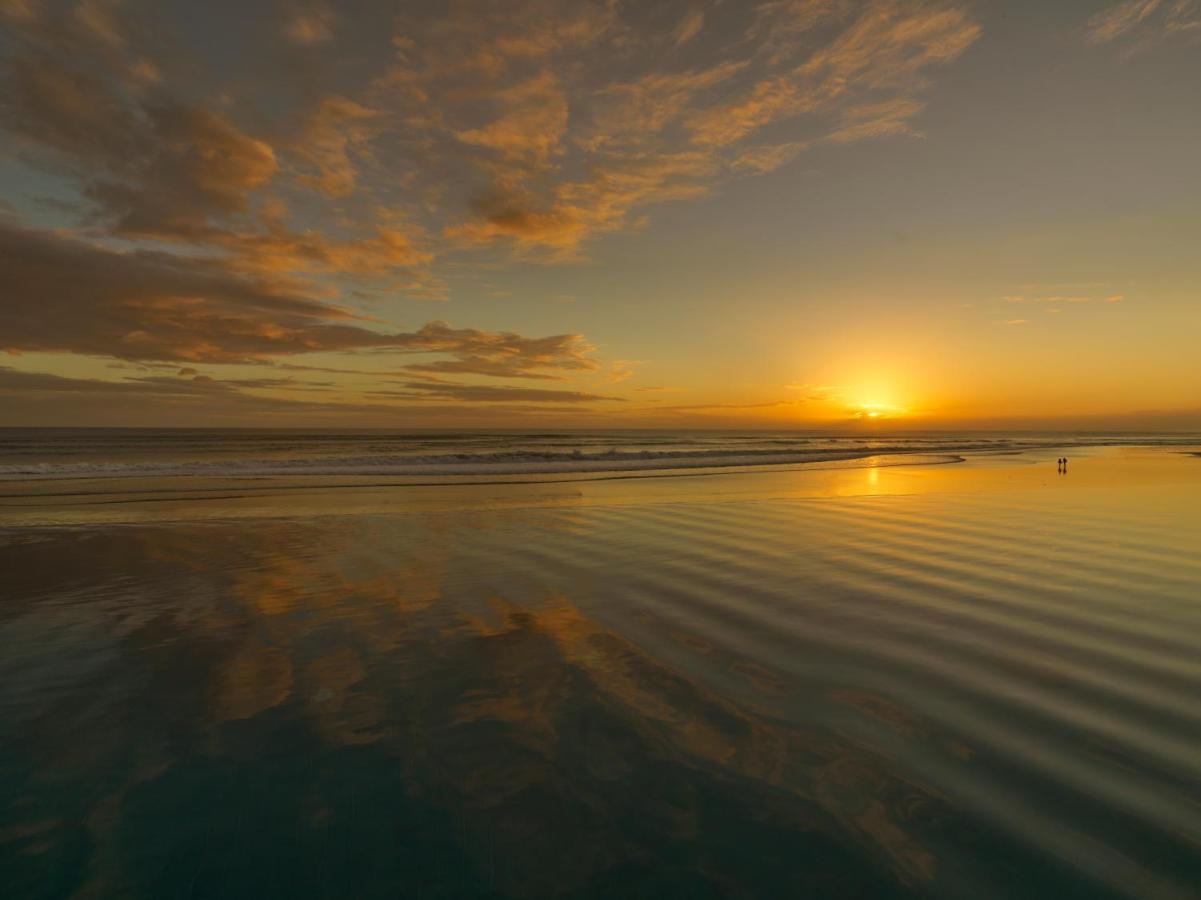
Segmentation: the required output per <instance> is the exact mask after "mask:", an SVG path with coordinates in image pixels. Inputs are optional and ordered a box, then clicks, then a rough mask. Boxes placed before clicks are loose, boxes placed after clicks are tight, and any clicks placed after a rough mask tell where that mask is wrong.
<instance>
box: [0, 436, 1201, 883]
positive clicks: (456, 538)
mask: <svg viewBox="0 0 1201 900" xmlns="http://www.w3.org/2000/svg"><path fill="white" fill-rule="evenodd" d="M1198 454H1201V436H1196V435H1192V436H1190V435H1063V434H1059V435H1056V434H1041V435H1038V434H1020V435H1018V434H1010V435H1005V434H974V435H951V434H944V435H900V436H881V435H872V436H865V435H853V434H843V435H837V434H834V435H819V434H798V433H786V432H780V433H770V434H769V433H744V434H734V433H719V432H690V433H683V432H681V433H665V432H650V431H647V432H591V433H585V432H565V433H550V432H547V433H539V434H518V433H497V432H488V433H485V432H478V433H456V434H450V433H443V434H433V433H402V432H364V433H360V434H345V433H333V432H321V433H310V434H297V433H294V432H286V431H199V430H197V431H165V430H164V431H123V430H105V431H98V432H89V431H84V430H15V429H10V430H7V431H2V432H0V884H3V885H4V886H5V896H12V897H37V898H51V897H55V898H57V897H64V898H65V897H147V898H160V897H289V898H292V897H364V898H366V897H398V896H412V897H690V898H691V897H771V898H775V897H972V898H990V897H997V898H1007V897H1024V898H1025V897H1055V898H1064V897H1078V898H1086V897H1087V898H1096V897H1163V898H1185V897H1196V896H1198V888H1197V885H1198V884H1201V752H1198V749H1197V748H1198V747H1201V654H1199V653H1198V649H1197V648H1198V647H1199V646H1201V455H1198ZM1062 456H1067V457H1068V460H1069V462H1068V467H1067V471H1066V472H1061V471H1060V470H1059V467H1058V466H1057V465H1056V460H1057V459H1058V458H1059V457H1062Z"/></svg>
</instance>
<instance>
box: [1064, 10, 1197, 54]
mask: <svg viewBox="0 0 1201 900" xmlns="http://www.w3.org/2000/svg"><path fill="white" fill-rule="evenodd" d="M1180 35H1193V36H1201V2H1197V0H1166V2H1165V0H1125V2H1122V3H1117V4H1115V5H1113V6H1110V7H1109V8H1108V9H1103V10H1102V11H1101V12H1099V13H1097V14H1096V15H1094V16H1093V17H1092V18H1091V19H1089V20H1088V24H1087V25H1086V26H1085V35H1084V37H1085V40H1086V41H1088V43H1090V44H1107V43H1110V42H1111V41H1115V40H1117V39H1119V38H1126V37H1135V36H1142V37H1143V38H1144V39H1146V38H1154V37H1175V36H1180Z"/></svg>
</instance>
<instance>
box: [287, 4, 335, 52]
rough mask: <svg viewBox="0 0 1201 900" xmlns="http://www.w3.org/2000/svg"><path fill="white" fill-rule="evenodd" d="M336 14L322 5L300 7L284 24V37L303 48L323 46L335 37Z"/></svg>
mask: <svg viewBox="0 0 1201 900" xmlns="http://www.w3.org/2000/svg"><path fill="white" fill-rule="evenodd" d="M333 26H334V14H333V12H332V11H331V10H330V9H329V7H327V6H325V5H324V4H322V3H313V4H310V5H308V6H305V7H298V8H296V9H294V10H293V11H292V13H291V14H290V15H289V16H288V18H287V20H286V22H285V23H284V35H285V37H287V39H288V40H289V41H291V42H292V43H294V44H298V45H300V46H302V47H311V46H313V45H314V44H323V43H325V42H326V41H329V40H331V39H332V38H333V36H334V27H333Z"/></svg>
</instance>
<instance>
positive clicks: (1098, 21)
mask: <svg viewBox="0 0 1201 900" xmlns="http://www.w3.org/2000/svg"><path fill="white" fill-rule="evenodd" d="M1159 5H1160V0H1125V2H1123V3H1118V4H1116V5H1114V6H1111V7H1110V8H1109V9H1105V10H1102V11H1101V12H1099V13H1097V14H1096V15H1095V16H1093V17H1092V18H1091V19H1089V20H1088V30H1087V34H1086V39H1087V40H1088V42H1089V43H1091V44H1103V43H1107V42H1109V41H1112V40H1113V39H1114V38H1117V37H1120V36H1121V35H1123V34H1125V33H1126V32H1128V31H1130V30H1131V29H1132V28H1134V27H1135V26H1136V25H1138V24H1139V23H1140V22H1142V21H1143V20H1144V19H1146V18H1147V17H1148V16H1149V15H1151V14H1152V13H1153V12H1155V10H1156V9H1158V8H1159Z"/></svg>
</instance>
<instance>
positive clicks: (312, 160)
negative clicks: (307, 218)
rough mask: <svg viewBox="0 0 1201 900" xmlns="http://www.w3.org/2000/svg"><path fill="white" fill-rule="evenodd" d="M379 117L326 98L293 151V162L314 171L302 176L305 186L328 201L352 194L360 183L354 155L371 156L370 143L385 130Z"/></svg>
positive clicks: (347, 102)
mask: <svg viewBox="0 0 1201 900" xmlns="http://www.w3.org/2000/svg"><path fill="white" fill-rule="evenodd" d="M379 116H380V113H379V111H378V110H375V109H371V108H369V107H366V106H363V105H362V104H360V103H356V102H355V101H353V100H348V99H347V98H346V97H340V96H338V95H336V94H331V95H327V96H325V97H322V98H321V100H320V101H318V104H317V106H316V108H315V109H313V111H312V112H311V113H310V114H309V118H308V121H307V122H306V123H305V126H304V129H303V131H302V132H301V134H300V136H299V137H298V138H297V140H296V141H295V142H294V144H293V146H292V147H290V148H289V150H290V152H291V154H292V156H293V158H295V159H296V160H298V161H300V162H301V163H302V165H307V166H311V167H312V169H313V170H314V171H313V173H312V174H308V173H305V174H302V175H301V180H302V182H303V183H305V184H307V185H309V186H311V187H314V188H316V189H317V190H319V191H321V193H323V194H325V195H326V196H328V197H345V196H347V195H348V194H350V193H352V192H353V191H354V189H355V184H356V181H357V170H356V168H355V164H354V161H353V159H352V155H354V154H360V155H366V154H367V152H368V151H367V143H368V142H369V141H370V140H371V138H373V137H375V136H376V135H378V134H379V133H380V130H381V125H380V122H379Z"/></svg>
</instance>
